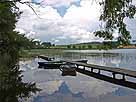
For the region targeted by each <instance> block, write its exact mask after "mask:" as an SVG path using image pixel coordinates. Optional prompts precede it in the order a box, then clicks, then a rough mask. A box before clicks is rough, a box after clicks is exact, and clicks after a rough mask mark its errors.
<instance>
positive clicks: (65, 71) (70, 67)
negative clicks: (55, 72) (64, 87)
mask: <svg viewBox="0 0 136 102" xmlns="http://www.w3.org/2000/svg"><path fill="white" fill-rule="evenodd" d="M76 68H77V66H76V65H75V64H65V65H61V66H60V70H61V71H62V76H68V75H69V76H76Z"/></svg>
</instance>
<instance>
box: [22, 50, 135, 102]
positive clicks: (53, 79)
mask: <svg viewBox="0 0 136 102" xmlns="http://www.w3.org/2000/svg"><path fill="white" fill-rule="evenodd" d="M45 55H47V56H53V57H55V58H56V59H58V60H59V59H71V60H72V59H73V60H74V59H88V63H92V64H98V65H106V66H114V67H122V68H126V69H130V70H136V49H124V50H121V49H120V50H109V51H98V50H93V51H92V50H91V51H90V50H75V51H74V50H69V51H68V50H66V51H62V52H61V53H60V52H59V53H57V52H56V53H55V54H52V53H50V51H47V52H46V53H45ZM39 60H41V59H37V58H35V59H32V60H28V61H20V66H21V69H22V70H24V72H23V75H24V78H23V80H24V81H27V82H36V83H37V86H38V87H39V88H41V89H42V91H41V92H40V93H38V94H36V95H34V96H32V97H31V98H30V99H29V100H28V102H136V90H133V89H129V88H125V87H122V86H118V85H114V84H111V83H108V82H105V81H101V80H98V79H95V78H92V77H89V76H86V75H83V74H80V73H78V74H77V76H76V77H75V76H74V77H71V76H65V77H62V76H61V72H60V71H59V70H54V69H53V70H44V69H38V68H37V67H38V64H37V62H38V61H39Z"/></svg>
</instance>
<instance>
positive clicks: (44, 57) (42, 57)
mask: <svg viewBox="0 0 136 102" xmlns="http://www.w3.org/2000/svg"><path fill="white" fill-rule="evenodd" d="M38 58H41V59H44V60H46V61H53V60H54V59H55V58H54V57H52V58H51V57H47V56H44V55H39V56H38Z"/></svg>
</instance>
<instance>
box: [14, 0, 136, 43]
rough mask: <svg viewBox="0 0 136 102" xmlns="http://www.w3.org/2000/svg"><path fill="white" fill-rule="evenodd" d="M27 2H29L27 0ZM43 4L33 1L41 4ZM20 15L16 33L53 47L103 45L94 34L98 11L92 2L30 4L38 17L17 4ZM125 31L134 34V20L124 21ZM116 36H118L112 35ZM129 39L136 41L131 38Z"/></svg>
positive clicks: (60, 0) (63, 0)
mask: <svg viewBox="0 0 136 102" xmlns="http://www.w3.org/2000/svg"><path fill="white" fill-rule="evenodd" d="M26 1H30V0H26ZM41 1H43V0H33V2H41ZM18 6H19V8H20V9H21V10H22V11H23V13H22V15H21V17H20V19H19V21H18V23H17V24H16V29H17V30H18V31H20V32H22V33H25V34H26V35H27V36H29V37H31V38H35V39H39V40H41V41H51V42H53V43H55V44H70V43H81V42H91V41H102V40H103V39H100V38H98V37H95V36H94V34H93V32H94V31H96V30H99V29H100V25H101V22H100V21H99V16H100V11H101V7H100V6H99V4H98V3H97V2H93V1H91V0H44V1H43V2H42V3H41V5H40V6H39V5H35V4H33V8H34V9H35V11H36V12H37V14H38V16H36V15H35V13H34V12H33V11H32V10H31V9H30V8H29V7H28V6H26V5H21V4H18ZM126 23H127V28H128V29H129V30H130V32H131V33H135V31H136V26H135V25H136V24H135V20H127V21H126ZM131 25H133V26H131ZM114 35H115V37H117V36H118V34H117V33H115V34H114ZM132 38H134V39H135V38H136V36H135V35H134V34H132Z"/></svg>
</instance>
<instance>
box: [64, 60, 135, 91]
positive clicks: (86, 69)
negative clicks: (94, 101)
mask: <svg viewBox="0 0 136 102" xmlns="http://www.w3.org/2000/svg"><path fill="white" fill-rule="evenodd" d="M65 62H67V63H71V64H75V65H76V66H77V68H76V71H77V72H80V73H82V74H85V75H88V76H91V77H95V78H97V79H101V80H104V81H107V82H111V83H114V84H117V85H121V86H125V87H128V88H133V89H136V83H135V82H130V81H127V79H126V76H129V77H133V78H136V71H132V70H128V69H123V68H114V67H107V66H99V65H94V64H86V63H81V62H73V61H68V60H65ZM79 66H82V68H81V67H79ZM94 70H98V72H97V73H96V72H94ZM102 71H106V72H111V74H112V76H107V75H103V74H102V73H101V72H102ZM118 74H119V75H122V78H121V79H118V78H117V77H116V75H118Z"/></svg>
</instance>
